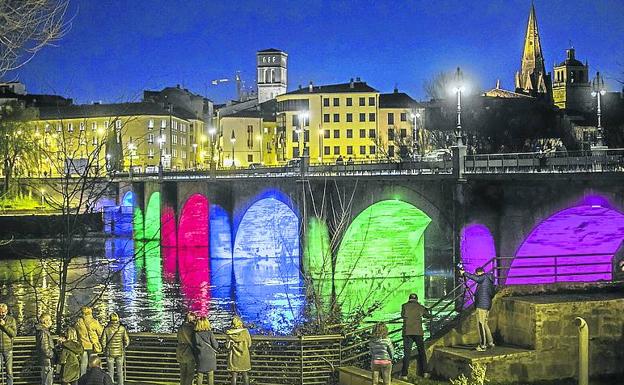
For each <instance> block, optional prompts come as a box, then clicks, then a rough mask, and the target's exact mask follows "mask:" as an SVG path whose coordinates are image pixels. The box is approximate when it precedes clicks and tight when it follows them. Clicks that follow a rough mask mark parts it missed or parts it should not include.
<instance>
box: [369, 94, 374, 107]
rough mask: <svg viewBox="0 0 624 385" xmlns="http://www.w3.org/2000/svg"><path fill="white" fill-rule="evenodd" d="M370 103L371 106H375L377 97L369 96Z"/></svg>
mask: <svg viewBox="0 0 624 385" xmlns="http://www.w3.org/2000/svg"><path fill="white" fill-rule="evenodd" d="M368 105H369V106H374V105H375V97H374V96H371V97H370V98H368Z"/></svg>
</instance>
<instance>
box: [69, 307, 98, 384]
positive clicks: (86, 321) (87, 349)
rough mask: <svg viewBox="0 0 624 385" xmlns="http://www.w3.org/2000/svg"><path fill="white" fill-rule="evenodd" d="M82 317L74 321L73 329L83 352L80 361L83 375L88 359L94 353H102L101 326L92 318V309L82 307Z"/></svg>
mask: <svg viewBox="0 0 624 385" xmlns="http://www.w3.org/2000/svg"><path fill="white" fill-rule="evenodd" d="M81 313H82V315H81V316H80V318H78V320H77V321H76V324H75V325H74V329H76V333H78V342H80V343H81V344H82V348H83V349H84V352H83V353H82V358H81V359H80V374H81V375H83V374H85V373H86V372H87V363H88V360H89V357H90V356H91V355H92V354H94V353H96V354H97V353H101V352H102V344H101V343H100V336H101V335H102V331H103V328H102V325H101V324H100V321H98V320H96V319H95V318H93V309H91V308H90V307H88V306H83V307H82V309H81Z"/></svg>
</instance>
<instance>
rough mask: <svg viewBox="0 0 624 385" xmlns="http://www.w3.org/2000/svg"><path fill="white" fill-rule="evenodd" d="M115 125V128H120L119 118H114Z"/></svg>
mask: <svg viewBox="0 0 624 385" xmlns="http://www.w3.org/2000/svg"><path fill="white" fill-rule="evenodd" d="M115 127H116V128H117V129H120V128H121V120H119V119H117V120H115Z"/></svg>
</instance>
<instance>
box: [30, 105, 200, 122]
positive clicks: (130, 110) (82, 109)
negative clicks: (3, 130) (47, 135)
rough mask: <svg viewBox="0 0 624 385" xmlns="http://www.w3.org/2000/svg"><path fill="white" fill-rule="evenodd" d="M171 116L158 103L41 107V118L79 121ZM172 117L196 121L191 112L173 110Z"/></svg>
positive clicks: (178, 109)
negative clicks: (122, 117) (105, 118)
mask: <svg viewBox="0 0 624 385" xmlns="http://www.w3.org/2000/svg"><path fill="white" fill-rule="evenodd" d="M141 115H150V116H169V111H168V110H167V109H166V108H164V107H163V106H162V105H161V104H158V103H147V102H141V103H116V104H81V105H72V106H63V107H41V108H39V118H40V119H42V120H47V119H77V118H97V117H118V116H141ZM171 115H172V116H175V117H177V118H182V119H195V115H194V114H193V113H191V112H190V111H186V110H184V109H181V108H173V112H172V113H171Z"/></svg>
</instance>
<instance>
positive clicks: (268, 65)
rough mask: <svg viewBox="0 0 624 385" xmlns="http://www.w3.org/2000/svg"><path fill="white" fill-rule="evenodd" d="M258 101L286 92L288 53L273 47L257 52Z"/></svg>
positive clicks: (264, 100)
mask: <svg viewBox="0 0 624 385" xmlns="http://www.w3.org/2000/svg"><path fill="white" fill-rule="evenodd" d="M257 58H258V60H257V64H256V67H257V70H258V75H257V83H258V102H259V103H263V102H266V101H267V100H271V99H275V97H276V96H277V95H282V94H285V93H286V88H287V87H288V73H287V68H288V66H287V64H288V62H287V60H288V54H287V53H286V52H284V51H280V50H278V49H275V48H269V49H265V50H262V51H258V53H257Z"/></svg>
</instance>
